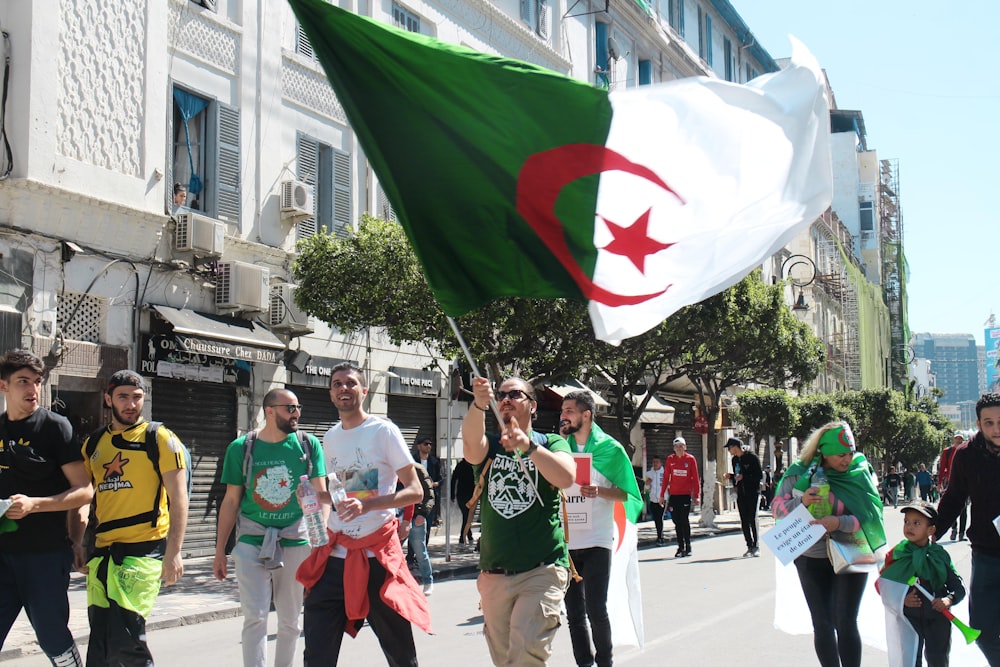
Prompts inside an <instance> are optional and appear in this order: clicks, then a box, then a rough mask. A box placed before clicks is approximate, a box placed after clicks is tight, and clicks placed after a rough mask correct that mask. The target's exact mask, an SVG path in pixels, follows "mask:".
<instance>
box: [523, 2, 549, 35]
mask: <svg viewBox="0 0 1000 667" xmlns="http://www.w3.org/2000/svg"><path fill="white" fill-rule="evenodd" d="M519 7H520V12H521V20H522V21H524V22H525V23H526V24H527V25H528V27H530V28H531V29H532V30H533V31H534V32H535V34H536V35H538V36H539V37H541V38H542V39H548V38H549V23H550V22H551V18H550V16H549V14H550V13H551V12H550V10H549V2H548V0H520V3H519Z"/></svg>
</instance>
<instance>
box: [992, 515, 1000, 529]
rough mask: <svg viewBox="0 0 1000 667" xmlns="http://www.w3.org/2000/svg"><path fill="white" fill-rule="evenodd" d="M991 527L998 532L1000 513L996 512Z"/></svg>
mask: <svg viewBox="0 0 1000 667" xmlns="http://www.w3.org/2000/svg"><path fill="white" fill-rule="evenodd" d="M993 527H994V528H996V529H997V532H998V533H1000V514H997V515H996V518H994V519H993Z"/></svg>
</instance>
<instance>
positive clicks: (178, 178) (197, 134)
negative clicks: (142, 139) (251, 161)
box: [167, 86, 240, 224]
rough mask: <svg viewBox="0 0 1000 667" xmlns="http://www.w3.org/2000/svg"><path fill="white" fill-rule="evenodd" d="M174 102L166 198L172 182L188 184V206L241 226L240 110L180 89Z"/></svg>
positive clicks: (176, 91)
mask: <svg viewBox="0 0 1000 667" xmlns="http://www.w3.org/2000/svg"><path fill="white" fill-rule="evenodd" d="M172 101H173V113H172V115H171V127H170V137H171V146H170V157H171V161H170V164H169V165H168V167H169V170H170V178H169V179H168V180H167V183H168V187H167V190H168V191H169V192H168V196H172V194H173V183H180V184H182V185H187V189H188V196H187V201H186V202H185V203H184V205H185V206H186V207H188V208H191V209H194V210H196V211H202V212H204V213H205V214H206V215H209V216H211V217H213V218H218V219H219V220H224V221H226V222H230V223H233V224H239V221H240V111H239V109H238V108H236V107H233V106H229V105H228V104H223V103H221V102H219V101H217V100H212V99H209V98H206V97H201V96H200V95H197V94H195V93H192V92H189V91H187V90H184V89H182V88H180V87H178V86H175V87H174V89H173V100H172ZM168 210H171V211H172V210H173V209H172V208H170V209H168Z"/></svg>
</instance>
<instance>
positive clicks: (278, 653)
mask: <svg viewBox="0 0 1000 667" xmlns="http://www.w3.org/2000/svg"><path fill="white" fill-rule="evenodd" d="M310 551H311V549H310V547H309V545H305V546H300V547H282V562H284V566H283V567H279V568H276V569H273V570H269V569H267V568H266V567H264V561H262V560H261V559H260V547H258V546H256V545H254V544H247V543H246V542H238V543H237V544H236V547H235V548H234V549H233V560H234V561H235V563H236V581H237V582H238V583H239V588H240V607H241V609H242V610H243V635H242V644H243V665H244V667H266V666H267V616H268V613H270V611H271V601H272V599H273V600H274V610H275V612H276V613H277V616H278V640H277V643H276V644H275V651H274V664H275V667H291V665H292V663H293V662H294V660H295V645H296V643H297V642H298V640H299V633H300V632H301V627H300V624H299V614H300V613H301V612H302V584H300V583H299V582H297V581H295V571H296V570H298V569H299V565H301V564H302V561H304V560H305V559H306V558H308V557H309V553H310Z"/></svg>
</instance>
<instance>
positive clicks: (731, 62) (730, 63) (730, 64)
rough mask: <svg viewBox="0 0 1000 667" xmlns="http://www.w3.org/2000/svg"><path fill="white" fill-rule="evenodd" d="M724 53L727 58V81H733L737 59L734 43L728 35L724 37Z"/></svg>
mask: <svg viewBox="0 0 1000 667" xmlns="http://www.w3.org/2000/svg"><path fill="white" fill-rule="evenodd" d="M722 55H723V57H724V58H725V59H726V81H732V80H733V78H734V76H735V72H736V59H735V58H733V43H732V42H731V41H729V38H728V37H723V38H722Z"/></svg>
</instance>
